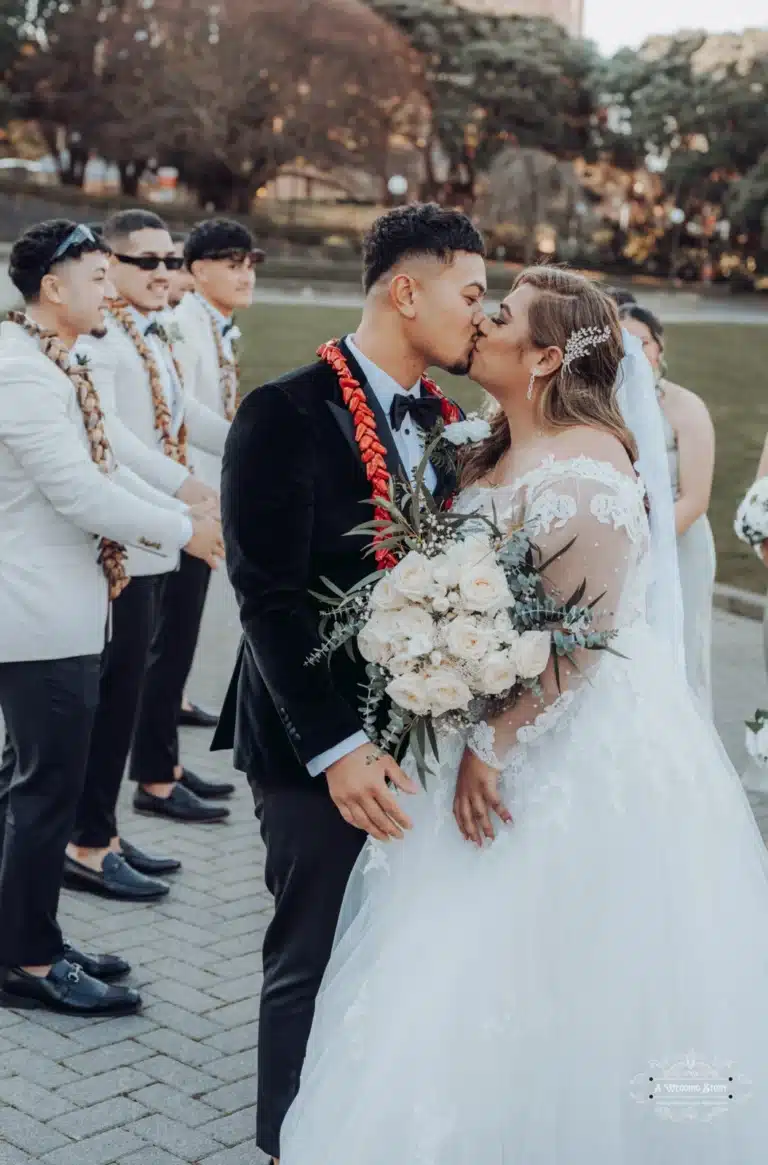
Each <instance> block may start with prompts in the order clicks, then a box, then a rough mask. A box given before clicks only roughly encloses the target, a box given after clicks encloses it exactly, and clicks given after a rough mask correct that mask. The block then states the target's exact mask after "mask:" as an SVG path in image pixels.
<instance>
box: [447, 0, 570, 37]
mask: <svg viewBox="0 0 768 1165" xmlns="http://www.w3.org/2000/svg"><path fill="white" fill-rule="evenodd" d="M457 3H458V4H459V5H460V6H461V7H462V8H468V9H470V11H472V12H488V13H491V14H492V15H494V16H514V15H516V14H517V15H520V16H548V17H549V18H550V20H554V21H556V22H557V23H558V24H562V26H563V28H565V29H567V31H568V32H569V33H570V34H571V36H582V35H583V31H584V0H457Z"/></svg>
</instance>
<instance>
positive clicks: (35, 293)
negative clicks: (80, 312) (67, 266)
mask: <svg viewBox="0 0 768 1165" xmlns="http://www.w3.org/2000/svg"><path fill="white" fill-rule="evenodd" d="M77 225H78V224H77V223H76V222H72V221H71V220H70V219H68V218H52V219H47V220H46V221H45V222H41V223H37V224H36V225H35V226H33V227H30V228H29V230H26V231H24V234H23V235H20V236H19V237H18V239H17V240H16V242H15V243H14V244H13V247H12V248H11V255H10V259H9V261H8V274H9V276H10V279H11V283H12V284H13V286H14V287H15V288H16V290H17V291H18V292H19V294H20V295H21V296H22V298H23V300H24V302H25V303H35V302H36V301H37V300H38V299H39V297H40V285H41V284H42V282H43V277H44V276H45V275H47V274H48V272H49V271H50V270H51V268H52V267H53V266H56V265H57V263H58V262H59V260H57V262H56V264H54V263H53V256H54V255H55V254H56V252H57V251H58V249H59V247H60V246H61V245H62V243H65V242H66V241H67V239H68V238H69V236H70V235H71V234H72V232H73V231H74V230H76V229H77ZM94 251H100V252H102V253H103V254H107V253H108V252H109V247H108V246H107V245H106V244H105V243H103V242H102V241H101V239H100V238H99V236H98V235H97V236H96V237H95V239H94V240H91V239H83V240H82V241H81V242H78V243H75V244H74V246H72V247H69V248H68V249H67V252H66V254H65V255H62V257H61V260H60V262H62V263H64V262H73V261H76V260H78V259H80V258H82V256H83V255H90V254H92V253H93V252H94Z"/></svg>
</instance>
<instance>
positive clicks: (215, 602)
mask: <svg viewBox="0 0 768 1165" xmlns="http://www.w3.org/2000/svg"><path fill="white" fill-rule="evenodd" d="M237 635H238V631H237V623H236V618H235V615H234V611H233V609H232V605H231V602H230V599H229V597H228V595H227V592H226V588H225V584H224V580H223V579H215V580H214V587H213V591H212V595H211V602H210V604H209V608H208V610H207V612H206V621H205V626H204V630H203V637H202V641H201V649H200V652H199V657H198V662H197V664H196V668H195V675H194V682H193V685H192V687H193V692H194V694H195V696H196V697H197V698H199V699H200V700H201V701H206V702H209V703H210V704H211V705H216V704H218V703H219V702H220V700H221V698H222V693H223V690H224V686H225V683H226V679H227V677H228V674H229V669H230V666H231V662H232V659H233V656H234V649H235V644H236V640H237ZM716 658H717V659H718V667H717V669H716V689H717V704H718V722H719V726H720V728H721V731H722V732H723V734H724V737H725V740H726V744H727V746H728V747H729V751H731V753H732V755H733V757H734V760H735V761H736V763H737V764H738V765H739V767H741V765H742V763H743V753H742V751H741V736H742V731H741V720H742V719H743V717H744V715H745V714H746V713H748V712H750V711H752V710H754V706H755V704H756V702H757V701H758V700H759V699H760V698H762V697H763V696H764V695H765V682H764V679H763V673H762V661H761V657H760V634H759V627H758V625H757V624H755V623H751V622H749V621H746V620H740V619H737V618H735V617H734V616H723V615H719V616H718V617H717V620H716ZM208 740H209V733H207V732H201V731H199V730H191V731H187V732H186V733H185V735H184V740H183V753H184V758H185V760H186V761H187V762H188V763H189V765H190V767H193V768H195V769H197V771H199V772H201V773H208V774H210V775H211V776H213V775H219V776H224V775H228V773H229V769H228V763H227V758H226V756H222V755H221V754H215V755H214V754H211V753H209V752H208V751H207V748H208ZM126 792H127V791H126ZM756 808H757V811H758V813H759V816H760V818H761V821H762V824H763V828H764V832H766V833H767V834H768V805H767V804H761V805H758V806H756ZM122 824H123V831H124V833H125V835H126V836H127V837H128V838H129V839H130V840H132V841H134V842H136V843H137V844H139V845H143V846H146V847H147V848H148V849H153V850H155V851H156V852H164V853H172V854H176V855H178V856H179V857H180V858H182V860H183V862H184V869H183V871H182V872H181V873H180V874H179V875H176V877H175V879H174V881H173V890H172V893H171V895H170V896H169V897H168V899H167V900H166V901H165V902H164V903H162V904H160V905H156V906H131V905H124V904H120V903H112V902H104V901H101V900H99V899H97V898H93V897H91V896H90V895H81V894H71V893H65V894H64V897H63V903H62V918H63V920H64V922H65V925H66V929H67V932H68V933H69V934H70V935H71V936H72V937H73V939H75V940H77V942H78V943H82V944H83V945H85V946H86V947H88V948H91V949H93V950H106V949H112V950H115V951H119V952H121V953H124V954H126V955H127V956H128V957H129V958H131V959H133V961H134V963H135V964H136V971H135V973H134V975H133V980H132V981H133V982H134V983H135V984H136V985H137V986H139V987H140V988H141V990H142V992H143V995H144V999H145V1001H146V1005H145V1008H144V1011H143V1014H142V1015H141V1016H137V1017H132V1018H129V1019H115V1020H101V1021H95V1022H94V1021H91V1022H89V1021H81V1020H75V1019H70V1018H69V1017H61V1016H55V1015H47V1014H44V1013H39V1012H26V1013H21V1012H13V1011H0V1165H25V1163H26V1162H30V1161H42V1162H46V1163H48V1165H110V1163H112V1162H115V1163H117V1162H119V1163H120V1165H181V1163H182V1162H188V1163H199V1165H261V1161H262V1158H261V1155H260V1154H259V1152H258V1151H257V1150H256V1148H255V1144H254V1128H255V1109H254V1098H255V1079H254V1077H255V1049H256V1043H257V1035H258V1023H257V1004H258V988H259V982H260V961H259V948H260V944H261V938H262V934H263V930H264V926H265V923H266V921H267V918H268V915H269V901H268V898H267V895H266V892H265V891H264V888H263V885H262V868H263V859H262V850H261V845H260V842H259V838H258V833H257V829H256V824H255V822H254V819H253V810H252V804H251V800H250V794H249V792H248V790H247V787H246V786H245V783H244V781H243V780H242V779H241V778H238V793H237V795H236V797H235V798H234V800H233V802H232V817H231V820H230V822H229V823H227V824H224V825H218V826H216V825H214V826H182V825H172V824H165V823H162V822H159V821H156V820H154V819H152V818H141V817H137V816H135V815H134V814H133V811H132V810H131V808H130V806H129V802H128V798H127V797H125V798H124V802H123V812H122Z"/></svg>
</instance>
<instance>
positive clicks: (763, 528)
mask: <svg viewBox="0 0 768 1165" xmlns="http://www.w3.org/2000/svg"><path fill="white" fill-rule="evenodd" d="M733 528H734V530H735V532H736V536H737V537H738V538H740V539H741V541H742V542H746V543H747V545H748V546H752V547H753V548H754V550H755V551H756V552H757V554H760V546H761V543H763V542H765V540H766V539H767V538H768V477H761V478H758V480H757V481H756V482H755V483H754V485H752V486H751V487H750V489H749V490H748V491H747V494H746V497H745V498H744V500H743V501H742V503H741V505H740V506H739V508H738V510H737V511H736V519H735V521H734V523H733Z"/></svg>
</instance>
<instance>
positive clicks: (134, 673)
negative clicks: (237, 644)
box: [72, 574, 167, 849]
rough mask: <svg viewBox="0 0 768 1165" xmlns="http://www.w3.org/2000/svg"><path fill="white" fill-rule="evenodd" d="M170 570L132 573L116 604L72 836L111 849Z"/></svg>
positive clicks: (92, 846) (76, 840)
mask: <svg viewBox="0 0 768 1165" xmlns="http://www.w3.org/2000/svg"><path fill="white" fill-rule="evenodd" d="M166 577H167V576H166V575H164V574H159V575H144V576H139V577H135V578H132V579H131V581H130V583H129V584H128V586H127V587H126V588H125V590H124V591H123V593H122V594H121V595H120V597H119V598H118V599H116V600H115V602H114V603H113V604H112V636H111V638H110V640H109V642H108V643H107V645H106V647H105V648H104V654H103V656H102V664H101V682H100V684H99V707H98V710H97V712H96V718H95V720H94V724H93V733H92V735H91V748H90V752H89V755H88V764H87V767H86V771H85V784H84V787H83V794H82V797H81V798H80V804H79V805H78V809H77V818H76V821H75V828H74V830H73V833H72V841H73V842H74V843H75V845H82V846H86V847H88V848H89V849H106V847H107V846H108V845H109V843H110V841H111V839H112V838H113V837H117V835H118V829H117V798H118V795H119V793H120V783H121V781H122V779H123V773H124V772H125V765H126V761H127V759H128V753H129V751H130V748H131V741H132V739H133V734H134V729H135V726H136V717H137V714H138V708H139V701H140V699H141V692H142V688H143V685H144V675H145V672H146V668H147V659H148V656H149V648H150V644H151V642H152V634H153V631H154V627H155V620H156V612H157V607H158V602H159V595H160V592H161V588H162V586H163V584H164V582H165V579H166Z"/></svg>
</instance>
